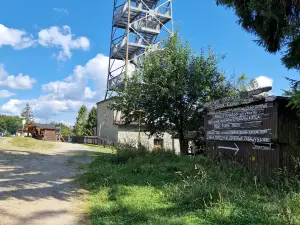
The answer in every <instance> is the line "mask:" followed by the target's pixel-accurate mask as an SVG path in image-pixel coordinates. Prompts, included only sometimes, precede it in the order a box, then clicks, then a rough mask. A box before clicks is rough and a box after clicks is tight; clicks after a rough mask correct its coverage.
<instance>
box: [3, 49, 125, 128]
mask: <svg viewBox="0 0 300 225" xmlns="http://www.w3.org/2000/svg"><path fill="white" fill-rule="evenodd" d="M123 64H124V62H121V61H116V62H115V66H114V68H118V67H120V66H121V65H123ZM107 73H108V57H107V56H104V55H103V54H98V55H97V56H96V57H94V58H92V59H91V60H89V61H88V62H87V63H86V64H85V65H78V66H76V67H75V69H74V71H73V73H72V74H70V75H69V76H67V77H66V78H65V79H63V80H57V81H53V82H50V83H48V84H44V85H43V87H42V88H43V91H45V92H46V93H47V94H46V95H43V96H40V97H39V98H36V99H31V100H19V99H11V100H9V101H8V102H7V103H6V104H4V105H2V106H0V113H6V114H11V115H19V114H20V112H21V110H22V108H23V107H24V105H25V104H26V102H28V103H29V104H30V105H31V106H32V109H33V113H34V116H35V117H36V118H39V119H40V120H46V121H62V120H64V121H69V123H72V122H70V121H73V122H74V121H75V119H76V114H77V112H78V110H79V108H80V107H81V106H82V104H85V105H86V106H87V107H88V108H89V109H90V108H91V107H93V106H95V103H96V102H98V101H100V100H103V97H104V94H105V90H106V79H107ZM0 77H1V76H0ZM91 81H92V82H93V83H94V87H93V88H92V87H90V84H91Z"/></svg>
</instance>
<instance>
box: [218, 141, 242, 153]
mask: <svg viewBox="0 0 300 225" xmlns="http://www.w3.org/2000/svg"><path fill="white" fill-rule="evenodd" d="M234 145H235V148H230V147H223V146H218V149H226V150H232V151H235V153H234V155H236V154H237V153H238V152H239V151H240V149H239V147H238V146H237V144H236V143H234Z"/></svg>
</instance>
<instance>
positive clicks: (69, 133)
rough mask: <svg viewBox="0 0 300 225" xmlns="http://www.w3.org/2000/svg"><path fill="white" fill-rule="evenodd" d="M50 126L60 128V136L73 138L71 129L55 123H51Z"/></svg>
mask: <svg viewBox="0 0 300 225" xmlns="http://www.w3.org/2000/svg"><path fill="white" fill-rule="evenodd" d="M51 124H52V125H54V126H60V128H61V132H60V133H61V135H62V136H64V137H65V136H73V129H72V127H70V126H67V125H66V124H64V123H55V122H51Z"/></svg>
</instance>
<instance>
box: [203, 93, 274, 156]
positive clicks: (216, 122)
mask: <svg viewBox="0 0 300 225" xmlns="http://www.w3.org/2000/svg"><path fill="white" fill-rule="evenodd" d="M271 89H272V87H264V88H259V89H257V90H253V91H248V92H241V93H239V94H237V95H234V96H230V97H225V98H222V99H219V100H216V101H212V102H210V103H208V104H205V105H204V108H205V109H207V111H208V112H207V119H206V140H207V141H208V142H213V143H214V144H215V145H217V146H216V148H215V149H218V150H228V151H235V155H237V154H239V152H241V149H240V147H239V143H250V145H249V146H251V149H252V150H255V151H271V150H273V149H272V147H271V146H272V139H271V135H272V129H270V127H267V128H265V127H263V121H264V120H266V119H268V118H270V114H269V113H267V112H266V109H269V108H271V107H273V104H272V103H270V102H272V101H274V100H275V99H276V97H275V96H267V97H266V96H263V95H259V94H262V93H264V92H268V91H270V90H271ZM226 143H228V144H226Z"/></svg>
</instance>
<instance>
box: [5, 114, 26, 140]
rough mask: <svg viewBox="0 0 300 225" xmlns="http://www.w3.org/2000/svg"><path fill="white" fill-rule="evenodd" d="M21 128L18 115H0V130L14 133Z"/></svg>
mask: <svg viewBox="0 0 300 225" xmlns="http://www.w3.org/2000/svg"><path fill="white" fill-rule="evenodd" d="M20 128H22V119H21V118H20V117H18V116H7V115H0V132H5V131H6V132H7V134H8V135H10V134H15V133H16V131H17V130H18V129H20Z"/></svg>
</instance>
